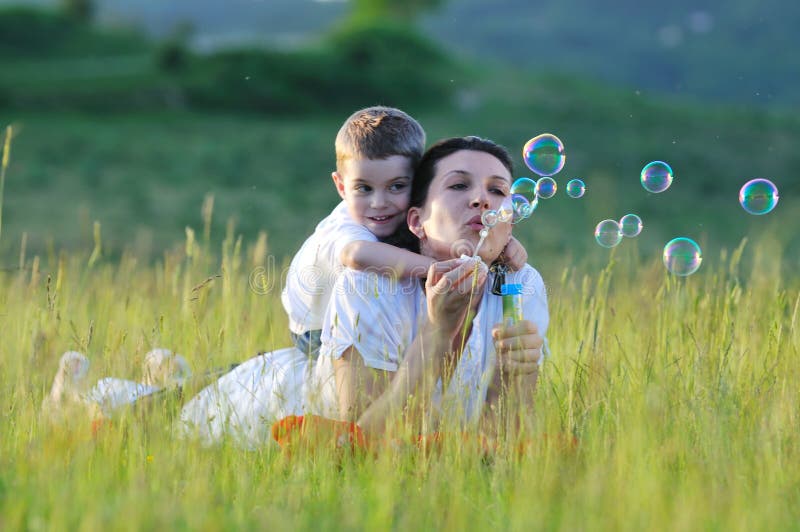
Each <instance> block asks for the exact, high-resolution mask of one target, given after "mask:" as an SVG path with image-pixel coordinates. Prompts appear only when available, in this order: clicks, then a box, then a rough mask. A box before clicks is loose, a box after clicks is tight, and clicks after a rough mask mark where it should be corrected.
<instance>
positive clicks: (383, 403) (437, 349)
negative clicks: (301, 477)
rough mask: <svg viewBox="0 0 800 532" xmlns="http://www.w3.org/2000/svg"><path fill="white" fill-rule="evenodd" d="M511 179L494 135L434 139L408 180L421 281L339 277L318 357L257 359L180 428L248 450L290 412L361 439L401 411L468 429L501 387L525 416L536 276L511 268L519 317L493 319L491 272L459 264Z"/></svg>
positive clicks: (487, 245)
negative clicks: (345, 423) (355, 431)
mask: <svg viewBox="0 0 800 532" xmlns="http://www.w3.org/2000/svg"><path fill="white" fill-rule="evenodd" d="M511 176H512V164H511V160H510V157H509V156H508V153H507V152H506V151H505V150H504V149H503V148H501V147H500V146H498V145H496V144H494V143H492V142H491V141H487V140H484V139H480V138H477V137H464V138H452V139H447V140H444V141H441V142H439V143H437V144H435V145H434V146H432V147H431V148H430V149H429V150H428V151H427V152H426V154H425V155H424V156H423V158H422V161H421V162H420V165H419V167H418V170H417V172H416V174H415V177H414V182H413V185H412V201H411V205H412V207H411V209H410V210H409V213H408V226H409V229H410V230H411V232H412V233H413V234H414V235H415V236H416V237H417V238H418V239H419V244H420V252H421V253H422V254H423V255H426V256H429V257H432V258H435V259H437V261H439V262H437V263H435V264H434V265H433V266H432V267H431V270H430V272H429V274H428V278H427V280H426V281H425V283H424V285H423V284H421V283H420V282H419V281H418V280H393V279H390V278H388V277H381V276H377V275H374V274H370V273H367V272H357V271H353V270H348V271H346V272H345V273H344V274H342V275H341V276H340V278H339V280H338V281H337V286H336V288H335V290H334V295H333V297H332V299H331V303H330V306H329V308H328V313H327V316H326V319H325V325H324V328H323V333H322V343H323V346H322V349H321V352H320V357H319V360H318V361H317V362H316V363H314V362H310V361H308V360H307V359H306V357H305V356H304V355H303V354H302V353H300V352H299V351H297V350H295V349H292V348H290V349H282V350H278V351H273V352H271V353H266V354H264V355H261V356H259V357H256V358H254V359H251V360H250V361H248V362H245V363H244V364H242V365H241V366H239V367H238V368H236V369H235V370H234V371H232V372H231V373H229V374H227V375H225V376H223V377H222V378H221V379H219V381H217V383H216V384H214V385H212V386H210V387H208V388H206V389H204V390H203V391H201V392H200V394H198V395H197V396H196V397H195V398H194V399H192V401H190V402H189V403H187V404H186V405H185V407H184V409H183V412H182V415H181V421H182V429H183V430H184V431H185V432H186V433H187V434H193V435H196V436H198V437H199V438H200V439H201V440H202V441H204V442H205V443H214V442H216V441H219V440H220V439H221V438H222V437H224V436H225V435H226V434H228V435H230V436H232V437H233V438H234V439H235V440H236V441H237V442H238V443H240V444H242V445H244V446H246V447H251V448H253V447H257V446H259V445H262V444H263V443H265V442H267V441H269V438H270V432H269V430H270V425H271V424H272V422H274V421H276V420H278V419H281V418H283V417H285V416H288V415H293V414H294V415H299V414H303V413H315V414H320V415H322V416H325V417H329V418H336V419H343V420H357V422H358V425H359V426H360V427H361V428H362V429H363V430H364V431H366V432H367V433H369V434H379V433H381V432H383V431H384V430H385V429H386V428H387V423H388V426H391V423H389V422H390V421H392V420H395V419H397V413H398V412H401V411H405V412H421V413H424V414H426V416H425V417H424V419H426V418H427V415H428V414H439V417H438V419H445V420H451V421H452V422H455V423H458V424H459V425H461V426H464V425H467V424H473V423H476V422H477V421H479V420H480V418H481V414H482V413H483V412H487V413H489V414H491V413H492V412H496V411H497V409H496V408H492V406H495V405H496V404H497V401H498V399H499V397H500V392H501V388H503V387H504V386H509V389H511V390H513V392H514V393H512V394H510V395H512V396H514V397H516V398H518V399H519V400H520V401H521V402H522V404H525V405H528V409H527V410H528V411H529V410H530V406H532V397H533V391H534V390H535V385H536V378H537V375H538V364H539V363H540V362H541V357H542V347H543V343H544V340H543V337H544V333H545V331H546V328H547V325H548V314H547V300H546V295H545V292H544V284H543V282H542V280H541V276H540V275H539V274H538V273H537V272H536V271H535V270H534V269H533V268H531V267H530V266H526V267H525V268H523V269H522V270H521V271H519V272H515V273H509V274H507V276H508V279H507V281H508V282H512V283H520V284H522V285H523V288H524V293H525V296H524V297H525V299H524V301H525V307H524V312H523V315H524V316H525V318H526V320H522V321H520V322H519V323H517V324H514V325H513V326H509V327H499V326H498V324H499V323H500V322H501V321H502V302H501V298H500V297H498V296H495V295H493V294H491V292H490V291H489V290H488V286H487V283H486V280H487V277H488V275H489V273H488V270H487V267H486V266H485V264H484V263H482V262H480V261H471V260H462V259H459V258H458V257H459V255H460V254H461V253H463V252H464V251H465V250H468V249H474V247H475V245H476V244H477V242H478V239H479V232H480V230H481V229H483V225H482V224H481V213H482V212H484V211H486V210H487V209H497V208H498V207H499V206H500V204H501V203H502V201H503V199H505V197H507V196H508V195H509V189H510V187H511V180H512V177H511ZM510 236H511V227H510V225H508V224H498V225H497V226H495V227H494V228H493V229H492V230H491V231H489V235H488V237H487V238H486V240H485V242H484V243H483V245H482V247H481V249H480V256H481V258H482V259H483V261H484V262H486V263H492V262H494V261H495V260H496V259H497V258H498V256H499V255H500V252H501V250H502V249H503V247H504V246H505V244H506V243H507V242H508V239H509V238H510ZM485 405H488V408H484V406H485ZM424 419H423V421H424Z"/></svg>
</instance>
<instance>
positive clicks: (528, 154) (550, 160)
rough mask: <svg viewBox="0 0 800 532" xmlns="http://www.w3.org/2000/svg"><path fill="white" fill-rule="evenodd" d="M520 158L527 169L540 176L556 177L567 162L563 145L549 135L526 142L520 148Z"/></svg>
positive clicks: (545, 134)
mask: <svg viewBox="0 0 800 532" xmlns="http://www.w3.org/2000/svg"><path fill="white" fill-rule="evenodd" d="M522 158H523V160H524V161H525V164H526V165H527V166H528V168H530V169H531V171H532V172H533V173H535V174H536V175H540V176H551V175H556V174H557V173H559V172H560V171H561V169H562V168H564V163H565V162H566V161H567V156H566V154H565V153H564V144H563V143H562V142H561V141H560V140H559V139H558V137H556V136H555V135H551V134H550V133H543V134H541V135H538V136H536V137H533V138H532V139H531V140H529V141H528V142H526V143H525V146H524V147H523V148H522Z"/></svg>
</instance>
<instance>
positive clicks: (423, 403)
mask: <svg viewBox="0 0 800 532" xmlns="http://www.w3.org/2000/svg"><path fill="white" fill-rule="evenodd" d="M450 347H451V339H450V335H448V334H446V333H443V332H442V331H440V330H438V329H436V328H434V327H432V326H427V327H424V328H423V330H422V331H421V332H420V334H418V335H417V337H416V338H415V339H414V341H413V342H412V344H411V345H410V346H409V347H408V349H407V350H406V354H405V357H404V359H403V362H402V363H401V364H400V367H399V368H398V370H397V372H396V373H395V375H394V377H393V378H392V380H391V382H390V383H389V386H388V388H387V390H386V391H385V392H384V393H383V394H381V395H380V396H379V397H378V398H377V399H376V400H375V401H374V402H373V403H372V404H371V405H370V406H369V407H367V409H366V410H365V411H364V413H363V414H362V415H361V417H360V418H359V419H358V425H359V426H360V427H361V428H362V429H364V430H365V431H367V432H368V433H383V432H384V431H385V430H386V426H387V421H388V420H389V419H391V418H396V417H398V416H399V414H400V413H401V412H403V411H405V410H407V409H408V408H409V406H411V407H413V408H414V410H415V412H413V413H417V412H427V411H430V408H429V406H430V400H431V397H432V395H433V390H434V389H435V387H436V382H437V381H438V380H439V378H440V377H441V375H442V371H443V366H444V364H443V360H444V359H445V354H446V353H447V351H448V350H449V349H450ZM410 402H413V404H411V405H410V404H409V403H410Z"/></svg>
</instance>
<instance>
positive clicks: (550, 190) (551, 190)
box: [536, 177, 558, 199]
mask: <svg viewBox="0 0 800 532" xmlns="http://www.w3.org/2000/svg"><path fill="white" fill-rule="evenodd" d="M556 190H558V185H556V182H555V180H554V179H553V178H552V177H542V178H540V179H539V180H538V181H537V182H536V196H538V197H540V198H542V199H550V198H552V197H553V196H555V195H556Z"/></svg>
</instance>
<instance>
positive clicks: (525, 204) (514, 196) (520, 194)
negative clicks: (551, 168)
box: [481, 177, 539, 236]
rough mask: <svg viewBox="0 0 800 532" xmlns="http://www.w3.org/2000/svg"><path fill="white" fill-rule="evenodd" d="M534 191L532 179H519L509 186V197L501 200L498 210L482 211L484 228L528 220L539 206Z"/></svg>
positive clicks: (534, 183) (534, 185)
mask: <svg viewBox="0 0 800 532" xmlns="http://www.w3.org/2000/svg"><path fill="white" fill-rule="evenodd" d="M536 190H537V188H536V182H535V181H534V180H533V179H530V178H527V177H520V178H519V179H517V180H516V181H514V182H513V183H512V184H511V195H510V196H508V197H507V198H506V199H504V200H503V203H502V204H501V205H500V208H499V209H497V210H494V209H489V210H486V211H483V214H482V215H481V223H483V225H484V227H486V228H492V227H494V226H495V225H497V224H498V222H502V223H511V224H517V223H519V222H521V221H522V220H524V219H526V218H530V216H531V215H532V214H533V211H535V210H536V207H537V205H539V195H538V194H537V192H536ZM484 230H485V229H484ZM481 236H485V235H481Z"/></svg>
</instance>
